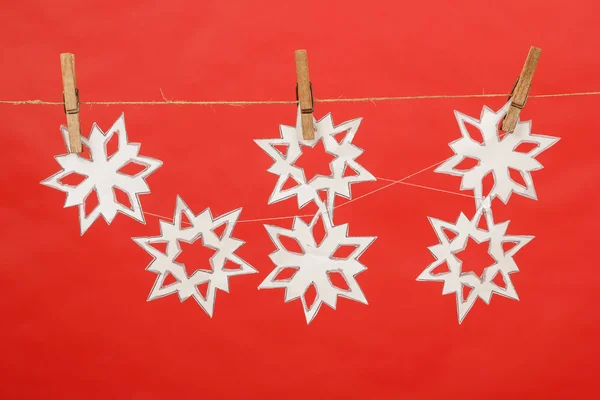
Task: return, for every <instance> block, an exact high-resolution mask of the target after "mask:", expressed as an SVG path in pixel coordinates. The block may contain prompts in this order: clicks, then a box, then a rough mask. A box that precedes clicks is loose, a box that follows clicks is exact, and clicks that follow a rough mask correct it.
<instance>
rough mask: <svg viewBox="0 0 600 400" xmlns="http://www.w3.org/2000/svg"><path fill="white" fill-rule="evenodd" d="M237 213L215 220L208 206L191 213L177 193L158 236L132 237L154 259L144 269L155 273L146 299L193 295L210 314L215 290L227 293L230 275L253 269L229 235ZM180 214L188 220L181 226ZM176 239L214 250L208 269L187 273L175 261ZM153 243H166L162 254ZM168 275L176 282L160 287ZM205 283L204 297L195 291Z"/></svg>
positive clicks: (251, 272) (177, 243)
mask: <svg viewBox="0 0 600 400" xmlns="http://www.w3.org/2000/svg"><path fill="white" fill-rule="evenodd" d="M241 212H242V209H241V208H240V209H237V210H235V211H231V212H229V213H228V214H225V215H222V216H220V217H218V218H216V219H213V217H212V214H211V211H210V209H206V210H204V211H203V212H202V213H200V214H198V215H194V214H193V213H192V211H191V210H190V209H189V207H188V206H187V205H186V204H185V203H184V201H183V200H182V199H181V198H180V197H179V196H178V197H177V203H176V206H175V216H174V218H173V223H169V222H167V221H163V220H160V232H161V233H160V235H159V236H155V237H138V238H133V240H134V241H135V242H136V243H137V244H138V245H139V246H140V247H142V248H143V249H144V250H146V251H147V252H148V253H149V254H150V255H151V256H152V257H153V258H154V260H153V261H152V262H151V263H150V265H148V267H147V268H146V269H147V270H148V271H151V272H154V273H156V274H158V276H157V277H156V281H155V283H154V287H153V288H152V290H151V291H150V295H149V297H148V301H150V300H155V299H158V298H160V297H163V296H167V295H169V294H173V293H177V295H178V296H179V300H180V301H181V302H183V301H184V300H187V299H188V298H190V297H193V298H194V299H195V300H196V301H197V302H198V304H199V305H200V307H202V309H203V310H204V311H205V312H206V313H207V314H208V315H209V316H211V317H212V315H213V311H214V306H215V300H216V294H217V293H216V290H217V289H220V290H223V291H224V292H229V281H228V278H229V277H230V276H236V275H246V274H253V273H256V272H257V271H256V270H255V269H254V268H253V267H252V266H251V265H250V264H248V263H246V262H245V261H244V260H242V259H241V258H240V257H238V256H237V255H235V254H234V252H235V251H236V250H237V249H238V248H239V247H240V246H242V245H243V244H244V242H243V241H242V240H238V239H234V238H232V237H231V234H232V232H233V228H234V226H235V223H236V221H237V219H238V218H239V216H240V213H241ZM183 214H185V216H186V217H187V219H188V221H190V224H191V225H190V226H182V222H183V221H182V219H183V217H182V216H183ZM222 225H225V229H224V230H223V232H222V233H221V234H220V235H219V234H217V232H215V231H216V230H219V229H220V227H221V226H222ZM180 241H183V242H188V243H194V242H196V244H197V245H198V246H201V245H204V246H206V247H209V248H211V249H213V250H215V254H214V255H213V256H212V257H211V258H210V260H209V261H210V265H211V271H205V270H201V269H199V270H196V271H195V272H193V273H192V274H191V275H190V276H188V273H187V271H186V268H185V265H183V264H180V263H178V262H176V261H175V259H176V258H177V257H178V256H179V254H180V253H181V247H180V245H179V242H180ZM157 243H160V244H165V243H166V252H164V253H163V252H162V251H160V250H158V249H157V248H156V247H154V246H153V244H157ZM228 261H229V263H228ZM231 263H233V264H235V265H236V268H229V267H228V264H231ZM169 274H170V275H172V276H173V277H174V278H175V280H176V282H174V283H172V284H169V285H166V286H164V285H163V282H164V281H165V278H167V277H168V276H169ZM207 282H208V288H207V291H206V297H204V296H203V295H202V294H201V293H200V292H199V290H198V285H201V284H204V283H207Z"/></svg>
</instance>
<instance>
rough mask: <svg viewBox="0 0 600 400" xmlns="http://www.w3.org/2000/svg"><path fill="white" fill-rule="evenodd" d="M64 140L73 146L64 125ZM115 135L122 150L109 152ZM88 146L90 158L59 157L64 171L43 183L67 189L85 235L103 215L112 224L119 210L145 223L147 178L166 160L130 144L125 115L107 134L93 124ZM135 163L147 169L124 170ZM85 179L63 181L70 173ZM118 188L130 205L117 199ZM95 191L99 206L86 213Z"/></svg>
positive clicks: (84, 139) (147, 191) (63, 189)
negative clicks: (144, 153)
mask: <svg viewBox="0 0 600 400" xmlns="http://www.w3.org/2000/svg"><path fill="white" fill-rule="evenodd" d="M61 133H62V136H63V139H64V142H65V144H66V146H67V149H69V133H68V130H67V128H66V127H64V126H61ZM113 135H116V136H117V137H118V146H119V147H118V150H116V151H115V152H114V153H113V154H111V155H109V154H107V143H108V142H109V141H110V140H111V138H112V137H113ZM81 142H82V144H83V146H84V147H86V148H87V149H88V150H89V159H88V158H85V157H84V156H82V155H81V154H76V153H71V154H65V155H61V156H57V157H55V158H56V161H57V162H58V164H59V165H60V166H61V167H62V168H63V169H62V171H60V172H58V173H57V174H55V175H53V176H51V177H49V178H47V179H45V180H44V181H42V182H41V183H42V184H43V185H46V186H49V187H52V188H54V189H58V190H61V191H63V192H66V194H67V199H66V202H65V207H72V206H79V221H80V225H81V234H82V235H83V234H84V233H85V231H86V230H87V229H88V228H89V227H90V226H91V225H92V223H93V222H94V221H95V220H96V219H98V217H100V216H102V217H103V218H104V219H105V220H106V222H107V223H108V224H110V223H111V222H112V221H113V219H114V218H115V216H116V215H117V213H122V214H125V215H128V216H130V217H131V218H133V219H135V220H137V221H139V222H142V223H145V220H144V214H143V212H142V208H141V205H140V201H139V195H141V194H146V193H150V188H149V187H148V184H147V183H146V178H147V177H148V176H150V175H151V174H152V173H153V172H154V171H156V169H158V168H159V167H160V166H161V165H162V161H159V160H156V159H154V158H150V157H144V156H140V155H139V150H140V144H138V143H129V142H128V140H127V130H126V129H125V116H124V114H121V116H120V117H119V119H117V121H116V122H115V123H114V125H113V126H112V127H111V128H110V129H109V130H108V131H107V132H106V134H105V133H103V132H102V130H100V128H99V127H98V125H96V124H94V125H93V126H92V131H91V133H90V136H89V138H84V137H82V138H81ZM131 163H133V164H137V166H139V167H143V168H144V169H143V170H142V171H140V172H137V173H135V174H132V175H130V174H127V173H125V172H124V171H123V169H124V168H125V167H127V166H128V165H130V164H131ZM72 175H74V176H78V177H79V178H83V180H82V181H80V183H78V184H77V185H70V184H66V183H64V182H62V180H63V179H65V178H66V177H67V176H72ZM117 191H120V192H122V193H124V194H125V195H126V196H127V198H128V200H129V204H130V206H127V205H124V204H121V203H120V202H118V201H117V194H116V193H117ZM93 192H95V195H96V197H97V201H98V204H97V206H96V207H95V208H94V209H93V210H92V211H91V212H89V213H86V207H85V204H86V201H88V200H89V198H88V196H90V195H91V194H92V193H93Z"/></svg>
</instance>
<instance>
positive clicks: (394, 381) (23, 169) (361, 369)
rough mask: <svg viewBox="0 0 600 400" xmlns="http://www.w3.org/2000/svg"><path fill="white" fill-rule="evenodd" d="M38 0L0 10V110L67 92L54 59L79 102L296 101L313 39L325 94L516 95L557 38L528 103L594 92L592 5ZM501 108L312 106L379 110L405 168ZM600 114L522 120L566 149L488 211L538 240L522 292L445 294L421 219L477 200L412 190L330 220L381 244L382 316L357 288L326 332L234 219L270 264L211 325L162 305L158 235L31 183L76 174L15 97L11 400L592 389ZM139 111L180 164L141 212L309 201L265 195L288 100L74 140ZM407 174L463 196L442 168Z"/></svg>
mask: <svg viewBox="0 0 600 400" xmlns="http://www.w3.org/2000/svg"><path fill="white" fill-rule="evenodd" d="M38 3H39V2H31V1H19V2H13V3H11V4H10V5H5V6H3V7H2V8H3V11H2V15H3V18H2V19H3V23H2V24H1V25H0V38H1V39H0V42H1V43H2V62H1V63H0V72H1V73H0V88H1V89H0V93H1V94H0V98H2V99H44V100H50V101H60V100H61V94H60V91H61V82H60V64H59V53H60V52H73V53H75V54H76V58H77V78H78V83H79V87H80V89H81V93H82V94H81V95H82V99H83V100H160V99H161V95H160V91H159V89H162V91H163V92H164V94H165V96H166V97H167V98H173V99H186V100H229V99H233V100H266V99H289V100H292V99H293V97H294V82H295V70H294V56H293V51H294V50H295V49H298V48H306V49H307V50H308V55H309V62H310V73H311V78H312V81H313V83H314V90H315V95H316V96H317V97H321V98H331V97H338V96H344V97H362V96H387V95H390V96H393V95H429V94H474V93H484V92H485V93H505V92H507V91H508V90H509V89H510V88H511V87H512V84H513V83H514V80H515V78H516V76H517V75H518V73H519V71H520V69H521V67H522V64H523V61H524V59H525V56H526V54H527V51H528V49H529V46H530V45H536V46H538V47H541V48H542V49H543V53H542V58H541V61H540V64H539V67H538V71H537V72H536V76H535V79H534V86H533V89H532V94H544V93H563V92H579V91H592V90H599V89H600V75H599V74H598V71H599V58H598V48H600V28H599V25H598V24H597V12H598V5H597V4H596V2H595V1H592V0H589V1H571V2H568V4H565V2H563V1H555V0H535V1H533V0H529V1H514V0H509V1H488V2H482V1H475V0H472V1H471V0H469V1H454V2H448V1H436V2H433V1H417V2H415V1H386V2H371V3H365V2H362V1H361V2H359V1H336V2H322V1H313V0H303V1H301V2H296V3H293V4H292V3H290V2H287V1H280V0H271V1H263V2H257V1H237V2H234V1H197V2H192V1H181V0H170V1H150V2H149V1H136V2H132V1H126V2H124V1H112V0H111V1H101V2H100V1H77V2H76V1H71V2H67V1H61V0H57V1H53V2H51V3H48V4H45V5H44V6H43V7H40V6H39V4H38ZM319 3H323V4H319ZM504 100H505V99H504V98H493V99H453V100H409V101H399V102H380V103H377V104H371V103H364V104H359V103H336V104H317V106H316V116H317V117H321V116H323V115H325V114H326V113H327V112H330V111H331V112H332V113H333V117H334V120H335V121H336V122H338V123H339V122H342V121H345V120H348V119H352V118H355V117H364V121H363V124H362V126H361V128H360V130H359V133H358V135H357V137H356V143H357V144H358V145H359V146H361V147H362V148H364V149H365V150H366V151H365V153H364V155H363V156H361V158H360V159H359V160H360V162H361V164H362V165H364V166H365V167H366V168H368V169H369V170H370V171H372V172H373V173H374V174H375V175H376V176H378V177H384V178H392V179H395V178H402V177H404V176H407V175H409V174H411V173H413V172H415V171H418V170H420V169H422V168H424V167H427V166H429V165H431V164H433V163H435V162H438V161H441V160H443V159H444V158H446V157H448V156H450V155H451V150H450V149H449V148H448V146H447V143H448V142H450V141H452V140H454V139H456V138H458V135H459V132H458V128H457V125H456V122H455V119H454V116H453V110H455V109H458V110H460V111H462V112H464V113H467V114H469V115H473V116H478V115H479V113H480V111H481V107H482V106H483V105H484V104H487V105H489V106H490V107H492V108H495V109H497V108H499V107H500V106H501V105H502V104H503V102H504ZM599 100H600V98H599V97H569V98H541V99H530V101H529V103H528V104H527V107H526V108H525V110H524V112H523V118H524V119H532V120H533V131H534V133H543V134H548V135H552V136H559V137H561V138H562V140H561V141H560V142H559V143H558V144H557V145H555V146H554V147H552V148H551V149H550V150H548V151H547V152H545V153H543V154H542V155H541V156H540V157H539V158H538V159H539V160H540V161H541V162H542V163H543V164H544V166H545V168H544V169H543V170H541V171H538V172H535V173H534V181H535V185H536V188H537V192H538V196H539V200H538V201H533V200H528V199H525V198H522V197H513V198H512V199H511V201H510V203H509V205H508V206H504V205H502V204H501V203H499V202H498V203H495V205H494V210H495V217H496V220H497V221H503V220H508V219H510V220H511V221H512V222H511V224H510V227H509V233H514V234H525V235H534V236H536V238H535V239H534V240H533V241H532V242H531V243H530V244H528V245H527V246H526V247H525V248H523V249H522V250H521V251H520V252H519V253H518V254H517V256H516V261H517V263H518V264H519V266H520V268H521V272H520V273H518V274H515V275H513V281H514V283H515V285H516V288H517V290H518V293H519V295H520V298H521V301H519V302H517V301H512V300H508V299H505V298H502V297H494V298H493V300H492V302H491V304H490V305H485V304H483V303H482V302H480V301H478V302H477V303H476V304H475V306H474V308H473V309H472V311H471V312H470V313H469V315H468V316H467V317H466V319H465V321H464V322H463V324H462V325H458V323H457V318H456V309H455V304H454V298H453V297H452V296H442V295H441V290H442V288H441V284H437V283H421V282H416V281H415V278H416V277H417V275H418V274H419V273H420V272H421V271H422V270H423V268H424V267H425V266H426V265H428V264H429V263H430V261H431V260H432V256H431V255H430V253H429V252H428V250H427V246H430V245H433V244H435V243H436V238H435V235H434V232H433V230H432V228H431V226H430V224H429V222H428V221H427V216H433V217H437V218H440V219H444V220H448V221H454V220H455V219H456V218H457V216H458V214H459V213H460V212H461V211H463V212H465V213H466V214H467V215H472V212H473V208H474V207H473V204H472V203H473V202H472V200H471V199H469V198H466V197H460V196H455V195H451V194H446V193H439V192H432V191H427V190H424V189H419V188H415V187H410V186H404V185H395V186H393V187H391V188H388V189H385V190H384V191H381V192H379V193H376V194H374V195H372V196H369V197H366V198H364V199H362V200H359V201H357V202H355V203H353V204H352V205H349V206H347V207H342V208H340V209H339V211H338V212H337V214H336V222H337V223H342V222H348V223H349V224H350V234H351V235H358V236H369V235H376V236H378V239H377V240H376V241H375V243H374V244H373V245H372V246H371V247H370V248H369V249H368V250H367V251H366V252H365V253H364V255H363V256H362V258H361V260H362V261H363V263H364V264H366V265H367V267H368V268H369V269H368V270H367V271H365V272H364V273H363V274H361V275H359V277H358V281H359V283H360V285H361V286H362V288H363V290H364V292H365V294H366V296H367V298H368V300H369V303H370V304H369V305H368V306H365V305H362V304H359V303H356V302H352V301H349V300H344V299H342V300H340V301H339V303H338V310H337V311H333V310H331V309H329V308H328V307H323V309H322V310H321V311H320V313H319V315H318V316H317V317H316V319H315V320H314V321H313V323H312V324H311V325H309V326H307V325H306V322H305V320H304V316H303V314H302V309H301V305H300V303H299V302H293V303H288V304H284V302H283V291H277V290H267V291H257V290H256V287H257V286H258V284H259V283H260V282H261V280H262V279H264V277H265V276H266V274H267V273H268V272H269V271H270V270H271V268H272V264H271V262H270V260H269V258H268V255H269V253H271V252H272V251H273V250H274V248H273V245H272V243H271V241H270V240H269V238H268V236H267V234H266V232H265V230H264V228H263V226H262V224H261V223H239V224H238V225H237V226H236V229H235V231H234V236H236V237H238V238H240V239H243V240H245V241H246V244H245V245H244V246H243V247H242V248H241V249H240V251H239V255H240V256H242V257H243V258H244V259H245V260H247V261H248V262H249V263H250V264H252V265H253V266H255V267H256V268H257V269H258V270H259V271H260V272H259V273H258V274H255V275H248V276H243V277H237V278H233V279H231V281H230V283H231V290H230V293H229V294H227V293H224V292H219V294H218V295H217V303H216V310H215V316H214V318H212V319H210V318H208V317H207V316H206V315H205V314H204V312H203V311H202V310H201V309H200V308H199V307H198V305H197V304H195V302H194V301H192V300H188V301H187V302H185V303H183V304H180V303H179V301H178V299H177V298H176V297H174V296H171V297H167V298H164V299H161V300H158V301H154V302H150V303H147V302H146V297H147V295H148V292H149V290H150V288H151V286H152V284H153V282H154V275H153V274H152V273H150V272H147V271H145V270H144V268H145V267H146V265H147V264H148V262H149V261H150V257H149V256H148V255H147V254H146V253H145V252H144V251H143V250H141V249H140V248H139V247H138V246H136V245H135V243H133V241H131V239H130V238H131V237H133V236H143V235H155V234H157V232H158V220H157V219H156V218H155V217H152V216H148V217H147V224H146V225H141V224H138V223H137V222H135V221H133V220H131V219H129V218H127V217H125V216H123V215H119V216H117V218H116V219H115V221H114V222H113V224H112V225H111V226H107V225H106V224H105V223H104V221H102V220H99V221H98V222H96V223H95V224H94V225H93V226H92V227H91V228H90V230H89V231H88V232H87V233H86V234H85V235H84V236H83V237H80V236H79V226H78V220H77V210H76V208H68V209H63V208H62V206H63V203H64V194H62V193H60V192H58V191H55V190H52V189H50V188H47V187H44V186H42V185H40V184H39V182H40V181H41V180H42V179H44V178H46V177H48V176H50V175H52V174H53V173H55V172H57V171H58V169H59V168H58V165H57V164H56V162H55V161H54V158H53V157H54V156H55V155H58V154H62V153H63V152H64V146H63V144H62V143H61V139H60V136H59V132H58V127H59V125H60V124H61V123H64V120H65V118H64V114H63V113H62V107H61V106H12V105H0V117H1V118H0V119H1V121H2V128H1V129H0V132H1V135H2V143H3V146H2V148H3V150H2V158H1V163H2V167H3V171H4V172H3V173H2V175H1V176H0V181H1V185H0V195H1V198H2V201H1V208H0V221H1V225H2V228H1V236H2V252H1V254H2V256H1V257H2V259H1V263H0V268H1V270H2V291H1V292H0V293H1V294H0V296H1V300H2V301H1V302H0V316H1V317H2V328H0V338H1V340H0V343H1V344H0V354H1V356H0V384H1V385H0V397H1V398H4V399H13V398H15V399H18V398H29V399H70V398H73V399H75V398H78V399H79V398H86V399H91V398H123V399H153V398H160V397H167V396H168V397H174V396H186V397H202V398H206V399H216V398H243V399H254V398H256V399H262V398H286V399H292V398H376V399H387V398H389V399H398V398H411V399H420V398H463V399H464V398H488V399H494V398H505V397H503V396H505V395H510V398H512V399H516V398H533V397H536V398H537V397H540V398H542V397H547V398H548V397H549V398H586V397H587V398H589V397H591V393H592V392H593V391H595V390H596V389H595V387H594V386H593V385H592V380H593V379H594V377H595V375H596V373H597V370H598V368H597V365H596V360H597V358H598V356H599V354H598V345H597V337H598V335H599V334H600V330H599V327H598V321H599V319H598V304H599V300H600V290H599V289H600V288H599V284H598V278H599V277H600V274H599V273H598V261H597V259H596V258H595V255H594V254H593V252H592V251H593V248H594V247H595V246H596V243H595V237H596V231H595V230H594V228H595V227H596V226H597V223H598V220H599V219H598V218H599V211H598V194H599V192H600V187H599V184H598V182H599V181H600V168H599V164H598V144H599V143H600V139H598V138H599V132H600V124H599V122H598V118H597V115H596V113H597V109H598V106H599ZM122 112H125V117H126V122H127V128H128V132H129V136H130V139H131V140H132V141H135V142H141V143H142V154H144V155H148V156H152V157H156V158H158V159H161V160H162V161H163V162H164V165H163V167H162V168H160V169H159V170H158V171H157V172H156V173H155V174H154V175H153V176H151V177H150V178H149V183H150V186H151V189H152V193H151V194H149V195H146V196H143V197H142V204H143V207H144V210H145V211H148V212H152V213H156V214H160V215H165V216H170V215H171V214H172V212H173V209H174V205H175V198H176V195H177V194H179V195H181V196H182V197H183V198H184V200H185V201H186V202H187V203H188V204H189V205H190V207H192V209H193V210H194V211H195V212H196V213H199V212H200V211H202V210H203V209H204V208H206V207H210V208H211V209H212V210H213V212H214V213H215V214H217V215H219V214H222V213H225V212H227V211H230V210H232V209H235V208H238V207H243V208H244V209H243V213H242V217H241V218H242V219H255V218H266V217H274V216H280V215H291V214H294V213H295V212H296V209H295V203H294V201H291V200H289V201H286V202H283V203H279V204H277V205H273V206H267V198H268V196H269V194H270V191H271V189H272V186H273V184H274V182H275V179H276V178H275V176H274V175H271V174H269V173H267V172H266V169H267V168H268V167H269V165H270V163H271V161H270V159H269V157H268V156H266V155H265V154H264V153H263V152H262V151H261V150H260V149H259V148H258V146H256V145H255V144H254V142H253V139H256V138H266V137H275V136H276V135H278V124H280V123H284V124H292V123H293V122H294V117H295V109H294V106H291V105H271V106H247V107H231V106H214V107H210V106H93V107H89V106H84V107H82V111H81V120H82V130H83V131H84V132H85V134H87V133H88V132H89V129H90V127H91V124H92V122H94V121H96V122H98V123H99V125H100V126H101V127H102V128H103V129H108V127H110V125H111V124H112V123H113V122H114V120H116V118H117V117H118V116H119V115H120V114H121V113H122ZM311 157H312V155H311ZM318 161H319V158H318V157H317V156H315V161H314V162H315V163H317V162H318ZM321 161H323V162H324V160H321ZM312 168H313V169H315V170H319V168H320V167H317V166H314V167H312ZM409 182H412V183H416V184H422V185H428V186H433V187H438V188H444V189H447V190H454V191H457V190H458V187H459V179H458V178H455V177H451V176H446V175H440V174H434V173H433V172H432V171H428V172H424V173H422V174H420V175H418V176H416V177H414V178H411V179H410V180H409ZM383 185H384V183H382V182H375V183H366V184H361V185H357V186H355V187H354V189H353V190H354V194H355V196H358V195H360V194H364V193H366V192H368V191H370V190H373V189H375V188H377V187H380V186H383ZM282 224H289V222H286V223H283V222H282Z"/></svg>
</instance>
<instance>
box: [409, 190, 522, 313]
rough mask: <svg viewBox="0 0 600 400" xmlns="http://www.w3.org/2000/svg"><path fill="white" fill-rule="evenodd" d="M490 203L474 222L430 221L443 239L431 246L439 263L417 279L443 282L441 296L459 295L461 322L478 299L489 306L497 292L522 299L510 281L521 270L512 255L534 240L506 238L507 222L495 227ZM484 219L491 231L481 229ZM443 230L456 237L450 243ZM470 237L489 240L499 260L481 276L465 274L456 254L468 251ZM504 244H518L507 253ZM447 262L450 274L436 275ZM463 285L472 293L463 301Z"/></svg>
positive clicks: (479, 211) (461, 219)
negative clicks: (497, 281) (501, 283)
mask: <svg viewBox="0 0 600 400" xmlns="http://www.w3.org/2000/svg"><path fill="white" fill-rule="evenodd" d="M489 202H490V199H489V198H486V199H485V200H484V206H483V207H480V208H479V210H478V211H477V213H476V214H475V216H474V217H473V219H472V220H469V219H468V218H467V217H466V216H465V215H464V214H462V213H461V214H460V216H459V217H458V220H457V221H456V224H452V223H449V222H444V221H440V220H438V219H435V218H429V221H430V222H431V225H432V226H433V229H434V230H435V233H436V234H437V236H438V238H439V240H440V244H437V245H435V246H432V247H429V250H430V251H431V253H432V254H433V255H434V257H435V258H436V260H435V261H434V262H433V263H431V264H430V265H429V266H428V267H427V268H425V270H424V271H423V272H422V273H421V274H420V275H419V277H418V278H417V280H418V281H439V282H444V288H443V290H442V294H450V293H456V306H457V311H458V322H459V323H461V322H462V320H463V319H464V318H465V316H466V315H467V313H468V312H469V310H470V309H471V307H472V306H473V304H474V303H475V300H477V298H478V297H479V298H480V299H482V300H483V301H484V302H485V303H486V304H489V302H490V300H491V297H492V294H494V293H497V294H499V295H502V296H505V297H508V298H510V299H514V300H518V299H519V297H518V296H517V292H516V290H515V288H514V286H513V284H512V281H511V279H510V274H512V273H513V272H518V271H519V268H518V267H517V264H516V263H515V262H514V260H513V256H514V255H515V253H516V252H517V251H519V250H520V249H521V248H522V247H523V246H525V245H526V244H527V243H529V242H530V241H531V240H532V239H533V236H514V235H506V230H507V228H508V221H507V222H502V223H499V224H497V225H496V224H494V221H493V217H492V213H491V209H490V208H489ZM482 216H485V218H486V222H487V226H488V230H482V229H480V228H478V224H479V220H480V218H482ZM444 230H450V231H453V232H454V233H456V234H457V236H456V237H454V239H452V240H449V239H448V236H446V234H445V233H444ZM469 237H471V238H473V239H474V240H475V241H476V242H478V243H482V242H486V241H489V249H488V253H489V254H490V255H491V256H492V257H493V258H494V259H495V260H496V263H495V264H493V265H491V266H489V267H487V268H486V269H485V270H484V272H483V275H482V276H481V277H479V276H477V274H475V273H474V272H467V273H463V272H462V262H461V260H460V259H459V258H457V257H456V254H457V253H460V252H461V251H463V250H464V249H465V247H466V245H467V241H468V239H469ZM505 242H510V243H515V245H514V247H512V248H510V249H509V250H507V251H506V252H505V251H504V249H503V246H502V244H503V243H505ZM444 263H446V264H447V266H448V270H449V272H445V273H441V272H440V273H439V274H436V273H434V270H435V269H436V268H437V267H439V266H440V265H442V264H444ZM497 274H501V275H502V279H503V280H504V283H505V284H506V287H504V288H502V287H500V286H497V285H496V284H495V283H494V282H493V280H494V279H495V278H496V276H497ZM464 286H469V287H470V288H471V292H470V293H469V294H468V296H467V298H466V299H464V300H463V298H464V296H463V289H464Z"/></svg>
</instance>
